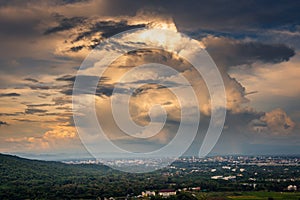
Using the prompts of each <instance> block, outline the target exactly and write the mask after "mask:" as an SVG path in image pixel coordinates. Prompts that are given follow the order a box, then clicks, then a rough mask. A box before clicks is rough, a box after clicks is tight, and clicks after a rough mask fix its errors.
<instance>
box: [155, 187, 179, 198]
mask: <svg viewBox="0 0 300 200" xmlns="http://www.w3.org/2000/svg"><path fill="white" fill-rule="evenodd" d="M158 195H160V196H163V197H169V196H172V195H176V191H175V190H173V189H164V190H160V191H159V192H158Z"/></svg>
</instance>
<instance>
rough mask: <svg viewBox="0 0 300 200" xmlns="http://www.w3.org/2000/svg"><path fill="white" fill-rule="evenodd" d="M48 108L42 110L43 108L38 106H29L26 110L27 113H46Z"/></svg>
mask: <svg viewBox="0 0 300 200" xmlns="http://www.w3.org/2000/svg"><path fill="white" fill-rule="evenodd" d="M46 112H47V110H42V109H36V108H27V109H26V110H25V114H29V115H31V114H36V113H46Z"/></svg>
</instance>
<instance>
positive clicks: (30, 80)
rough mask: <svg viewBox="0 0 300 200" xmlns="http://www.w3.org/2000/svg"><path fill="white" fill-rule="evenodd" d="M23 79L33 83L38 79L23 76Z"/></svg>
mask: <svg viewBox="0 0 300 200" xmlns="http://www.w3.org/2000/svg"><path fill="white" fill-rule="evenodd" d="M24 81H29V82H33V83H38V82H39V81H38V80H36V79H33V78H25V79H24Z"/></svg>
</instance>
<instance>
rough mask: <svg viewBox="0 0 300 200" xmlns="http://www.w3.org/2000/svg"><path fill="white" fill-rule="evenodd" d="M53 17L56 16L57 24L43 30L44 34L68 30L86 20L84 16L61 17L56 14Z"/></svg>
mask: <svg viewBox="0 0 300 200" xmlns="http://www.w3.org/2000/svg"><path fill="white" fill-rule="evenodd" d="M55 17H56V18H58V20H59V25H58V26H55V27H52V28H48V29H47V30H46V31H45V32H44V34H45V35H48V34H52V33H56V32H61V31H66V30H70V29H72V28H74V27H76V26H78V25H81V24H83V23H84V22H85V20H86V18H84V17H72V18H65V17H62V16H61V15H56V16H55Z"/></svg>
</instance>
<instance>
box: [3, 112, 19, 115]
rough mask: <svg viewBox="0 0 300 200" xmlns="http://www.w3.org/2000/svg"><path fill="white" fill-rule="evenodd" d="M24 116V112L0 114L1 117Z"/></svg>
mask: <svg viewBox="0 0 300 200" xmlns="http://www.w3.org/2000/svg"><path fill="white" fill-rule="evenodd" d="M19 115H24V113H23V112H15V113H0V116H19Z"/></svg>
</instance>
